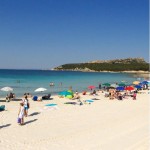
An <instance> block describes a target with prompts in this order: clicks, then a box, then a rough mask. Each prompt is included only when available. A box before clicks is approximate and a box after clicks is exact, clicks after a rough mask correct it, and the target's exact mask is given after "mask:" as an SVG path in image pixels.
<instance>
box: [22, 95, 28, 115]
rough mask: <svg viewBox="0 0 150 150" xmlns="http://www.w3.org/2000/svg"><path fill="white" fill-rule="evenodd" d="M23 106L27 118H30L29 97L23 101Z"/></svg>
mask: <svg viewBox="0 0 150 150" xmlns="http://www.w3.org/2000/svg"><path fill="white" fill-rule="evenodd" d="M23 104H24V111H25V117H27V116H28V109H29V100H28V96H27V95H26V96H25V98H24V99H23Z"/></svg>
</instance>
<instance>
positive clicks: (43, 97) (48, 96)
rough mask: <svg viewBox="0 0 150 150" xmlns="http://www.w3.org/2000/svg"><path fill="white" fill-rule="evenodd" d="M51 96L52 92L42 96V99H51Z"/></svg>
mask: <svg viewBox="0 0 150 150" xmlns="http://www.w3.org/2000/svg"><path fill="white" fill-rule="evenodd" d="M50 97H51V94H48V95H45V96H42V100H49V99H50Z"/></svg>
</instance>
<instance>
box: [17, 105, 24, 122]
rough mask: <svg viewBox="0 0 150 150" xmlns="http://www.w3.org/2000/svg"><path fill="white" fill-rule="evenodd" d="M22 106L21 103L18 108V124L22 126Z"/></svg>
mask: <svg viewBox="0 0 150 150" xmlns="http://www.w3.org/2000/svg"><path fill="white" fill-rule="evenodd" d="M24 112H25V110H24V104H23V103H20V108H19V112H18V123H19V124H20V125H23V124H24Z"/></svg>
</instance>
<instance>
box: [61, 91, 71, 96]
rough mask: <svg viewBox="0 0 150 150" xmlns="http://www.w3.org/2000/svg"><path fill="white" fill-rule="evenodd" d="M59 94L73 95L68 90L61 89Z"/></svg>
mask: <svg viewBox="0 0 150 150" xmlns="http://www.w3.org/2000/svg"><path fill="white" fill-rule="evenodd" d="M59 95H61V96H67V95H73V93H72V92H69V91H62V92H59Z"/></svg>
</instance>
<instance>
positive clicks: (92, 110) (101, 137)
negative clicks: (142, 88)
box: [0, 93, 150, 150]
mask: <svg viewBox="0 0 150 150" xmlns="http://www.w3.org/2000/svg"><path fill="white" fill-rule="evenodd" d="M149 96H150V94H147V93H146V94H138V95H137V100H132V99H131V98H129V99H125V100H123V101H118V100H109V99H108V98H105V97H104V96H103V95H100V96H97V97H96V98H99V99H100V100H96V101H95V102H93V103H92V104H84V105H82V106H80V105H69V104H64V102H67V101H71V100H68V99H66V98H58V96H52V98H53V100H48V101H43V102H34V101H32V100H30V104H31V108H30V109H29V116H28V117H27V118H25V123H26V124H25V125H24V126H20V125H18V124H17V114H18V110H19V102H17V101H13V102H10V103H6V102H0V104H1V105H3V104H4V105H6V111H3V112H0V150H148V149H149V139H150V138H149V119H150V118H149ZM92 97H93V96H89V95H86V96H82V97H81V100H86V99H91V98H92ZM74 101H76V100H74ZM47 103H56V104H58V108H57V109H49V110H44V109H43V108H44V105H45V104H47ZM33 113H35V115H32V116H30V114H33Z"/></svg>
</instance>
